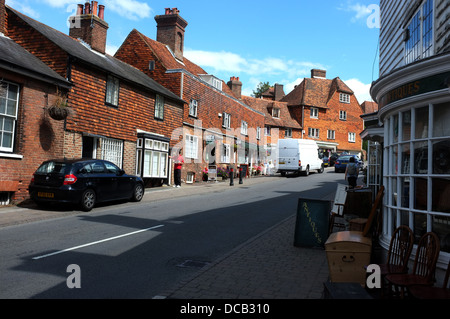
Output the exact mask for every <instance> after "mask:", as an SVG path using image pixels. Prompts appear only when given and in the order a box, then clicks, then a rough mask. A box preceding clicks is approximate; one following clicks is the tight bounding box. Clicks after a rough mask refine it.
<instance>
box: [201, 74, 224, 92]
mask: <svg viewBox="0 0 450 319" xmlns="http://www.w3.org/2000/svg"><path fill="white" fill-rule="evenodd" d="M199 77H200V78H201V79H202V80H203V81H205V82H206V83H208V84H209V85H211V86H213V87H215V88H216V89H218V90H220V91H222V80H220V79H218V78H216V77H215V76H214V75H211V74H200V75H199Z"/></svg>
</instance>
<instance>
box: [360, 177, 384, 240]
mask: <svg viewBox="0 0 450 319" xmlns="http://www.w3.org/2000/svg"><path fill="white" fill-rule="evenodd" d="M383 196H384V186H383V185H381V186H380V189H379V190H378V193H377V197H376V198H375V201H374V202H373V205H372V209H371V210H370V214H369V217H368V218H367V222H366V225H365V226H364V230H363V236H364V237H367V236H368V235H369V233H370V231H371V230H372V223H373V221H374V219H375V216H376V215H377V210H378V206H379V205H380V204H381V202H382V200H383Z"/></svg>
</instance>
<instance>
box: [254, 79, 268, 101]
mask: <svg viewBox="0 0 450 319" xmlns="http://www.w3.org/2000/svg"><path fill="white" fill-rule="evenodd" d="M270 88H271V86H270V84H269V82H264V83H263V82H259V84H258V86H257V87H256V90H253V97H256V98H260V97H261V95H262V94H263V93H264V92H266V91H267V90H268V89H270Z"/></svg>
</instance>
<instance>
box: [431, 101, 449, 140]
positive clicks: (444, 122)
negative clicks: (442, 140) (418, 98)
mask: <svg viewBox="0 0 450 319" xmlns="http://www.w3.org/2000/svg"><path fill="white" fill-rule="evenodd" d="M448 123H450V103H443V104H437V105H435V106H434V110H433V137H443V136H450V125H448Z"/></svg>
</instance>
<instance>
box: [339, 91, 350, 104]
mask: <svg viewBox="0 0 450 319" xmlns="http://www.w3.org/2000/svg"><path fill="white" fill-rule="evenodd" d="M339 102H341V103H346V104H350V94H346V93H340V94H339Z"/></svg>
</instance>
